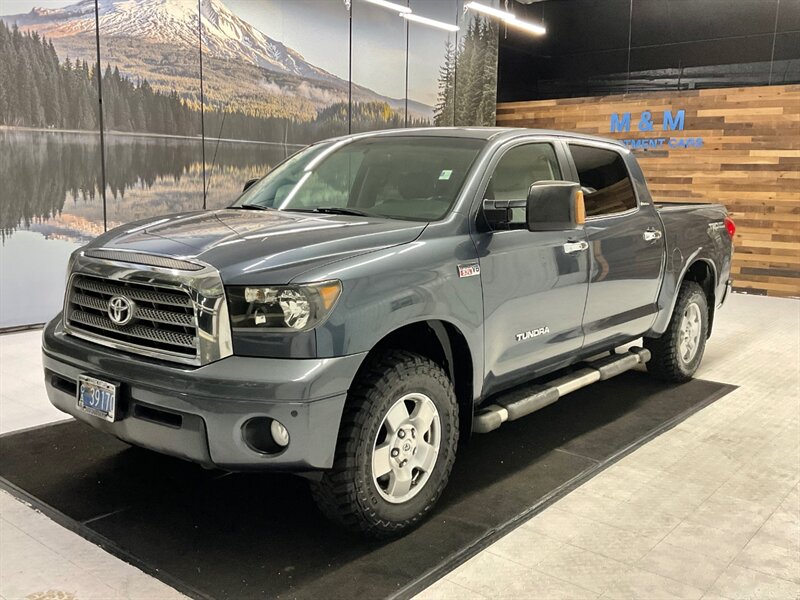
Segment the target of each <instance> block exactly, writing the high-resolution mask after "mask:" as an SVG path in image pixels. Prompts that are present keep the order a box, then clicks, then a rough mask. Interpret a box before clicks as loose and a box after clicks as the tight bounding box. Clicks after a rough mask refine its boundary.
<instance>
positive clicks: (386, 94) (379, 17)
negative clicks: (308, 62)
mask: <svg viewBox="0 0 800 600" xmlns="http://www.w3.org/2000/svg"><path fill="white" fill-rule="evenodd" d="M395 3H397V4H406V2H405V0H395ZM352 5H353V9H352V10H353V39H352V43H353V48H352V52H353V123H352V130H353V133H357V132H360V131H371V130H374V129H390V128H395V127H404V126H405V103H406V76H405V73H406V43H407V39H406V31H407V29H406V20H405V19H403V18H401V17H400V15H399V14H398V12H397V11H396V10H391V9H387V8H384V7H382V6H377V5H375V4H370V3H368V2H364V1H363V0H362V1H358V0H354V1H353V3H352Z"/></svg>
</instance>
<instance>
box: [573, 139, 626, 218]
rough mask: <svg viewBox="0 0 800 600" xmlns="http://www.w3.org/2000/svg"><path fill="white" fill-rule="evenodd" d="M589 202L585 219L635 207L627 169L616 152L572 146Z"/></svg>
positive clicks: (586, 198)
mask: <svg viewBox="0 0 800 600" xmlns="http://www.w3.org/2000/svg"><path fill="white" fill-rule="evenodd" d="M569 148H570V150H571V151H572V158H573V159H574V160H575V167H576V168H577V169H578V180H579V181H580V183H581V188H582V189H583V197H584V199H585V202H586V216H587V217H595V216H600V215H613V214H615V213H621V212H625V211H626V210H631V209H632V208H636V195H635V194H634V192H633V184H632V182H631V178H630V174H629V173H628V168H627V167H626V166H625V161H624V159H623V158H622V156H621V155H620V154H619V153H617V152H614V151H613V150H604V149H602V148H592V147H590V146H579V145H577V144H570V145H569Z"/></svg>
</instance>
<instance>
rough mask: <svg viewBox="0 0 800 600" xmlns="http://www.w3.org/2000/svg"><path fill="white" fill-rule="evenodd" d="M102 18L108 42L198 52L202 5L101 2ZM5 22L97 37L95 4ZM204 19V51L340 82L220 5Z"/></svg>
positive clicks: (214, 3)
mask: <svg viewBox="0 0 800 600" xmlns="http://www.w3.org/2000/svg"><path fill="white" fill-rule="evenodd" d="M99 16H100V32H101V34H102V36H103V37H113V36H126V37H132V38H137V39H142V40H150V41H153V42H160V43H167V44H180V45H183V46H186V47H191V48H196V47H197V39H198V22H197V21H198V11H197V0H100V3H99ZM2 18H3V19H4V20H5V21H7V22H9V23H14V22H15V23H17V25H18V26H19V27H21V28H23V29H28V28H30V29H36V30H37V31H39V32H40V33H42V34H44V35H46V36H48V37H50V38H56V39H58V38H63V37H68V36H73V35H78V34H81V33H90V32H91V33H93V32H94V28H95V22H94V18H95V15H94V0H82V1H81V2H78V3H76V4H72V5H69V6H66V7H64V8H55V9H50V8H34V9H33V10H32V11H31V12H29V13H26V14H21V15H10V16H8V17H2ZM200 19H201V21H202V34H203V46H204V52H206V53H208V55H210V56H214V57H217V58H229V59H236V60H239V61H246V62H249V63H251V64H253V65H256V66H258V67H262V68H264V69H267V70H269V71H274V72H277V73H286V74H292V75H298V76H300V77H303V78H306V79H317V80H327V81H333V80H338V79H339V78H337V77H336V76H335V75H332V74H331V73H328V72H327V71H325V70H323V69H320V68H319V67H316V66H314V65H312V64H310V63H308V62H307V61H306V60H304V59H303V57H302V56H301V55H300V54H299V53H298V52H296V51H295V50H293V49H291V48H289V47H287V46H286V45H284V44H282V43H280V42H278V41H276V40H273V39H271V38H270V37H268V36H267V35H265V34H264V33H262V32H261V31H259V30H258V29H256V28H255V27H253V26H252V25H250V24H249V23H247V22H246V21H244V20H242V19H241V18H239V17H237V16H236V15H235V14H234V13H233V12H232V11H231V10H230V9H228V7H226V6H225V4H224V3H223V2H222V1H221V0H201V3H200Z"/></svg>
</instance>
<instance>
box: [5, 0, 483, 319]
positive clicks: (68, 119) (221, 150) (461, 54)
mask: <svg viewBox="0 0 800 600" xmlns="http://www.w3.org/2000/svg"><path fill="white" fill-rule="evenodd" d="M398 1H399V2H400V3H408V4H409V5H410V6H411V8H412V10H413V11H414V12H416V13H418V14H420V15H423V16H427V17H430V18H434V19H437V20H440V21H446V22H448V23H452V24H458V25H459V26H460V31H459V32H457V33H449V32H447V31H443V30H439V29H431V28H430V27H427V26H425V25H421V24H418V23H413V22H408V21H406V20H405V19H401V18H400V17H399V16H398V15H397V13H396V12H393V11H390V10H386V9H383V8H380V7H378V6H375V5H373V4H369V3H367V2H365V1H364V0H352V2H345V1H344V0H199V1H198V0H97V1H96V2H93V1H92V0H83V1H80V2H75V0H72V1H70V0H49V1H48V0H2V1H0V231H1V232H2V233H1V235H2V239H1V240H0V242H1V243H2V247H0V328H7V327H14V326H19V325H26V324H33V323H41V322H43V321H44V320H46V319H47V318H49V317H51V316H52V315H54V314H55V313H56V312H57V311H58V308H59V306H60V304H61V295H62V293H63V281H64V269H65V265H66V261H67V257H68V256H69V253H70V252H71V251H72V250H74V249H76V248H78V247H80V246H81V245H82V244H84V243H86V242H88V241H89V240H91V239H92V238H93V237H95V236H96V235H98V234H99V233H101V232H103V231H104V229H110V228H112V227H116V226H118V225H120V224H123V223H126V222H129V221H132V220H135V219H140V218H145V217H152V216H155V215H161V214H167V213H170V212H176V211H183V210H195V209H203V208H217V207H222V206H226V205H227V204H229V203H231V202H232V201H233V200H234V199H235V197H236V196H237V194H238V192H239V190H240V189H241V186H242V183H243V182H244V181H246V180H247V179H250V178H251V177H256V176H258V175H260V174H263V173H264V172H266V171H267V170H268V169H269V168H270V167H271V166H273V165H275V164H276V163H277V162H279V161H280V160H282V159H283V158H285V157H286V156H287V155H288V154H290V153H292V152H294V151H295V150H297V149H298V148H300V147H302V146H304V145H306V144H308V143H311V142H314V141H316V140H320V139H325V138H327V137H331V136H336V135H342V134H346V133H348V132H351V131H352V132H357V131H367V130H374V129H383V128H395V127H410V126H417V125H453V124H454V123H455V124H463V125H490V124H493V123H494V119H495V106H496V90H497V85H496V76H497V71H496V64H497V63H496V61H497V27H496V25H495V24H494V23H492V22H489V21H486V20H484V19H482V18H478V17H476V16H475V15H473V14H465V12H464V9H463V0H398ZM496 3H497V2H496ZM348 6H349V8H348ZM98 44H99V47H98ZM98 62H99V64H100V73H101V77H100V81H99V82H98V77H97V75H98V72H97V71H98V69H97V65H98ZM98 83H99V84H100V85H98ZM100 93H102V114H101V110H100V106H101V104H100V101H99V94H100ZM101 117H102V122H101ZM101 142H102V145H101ZM101 146H102V150H101ZM103 182H105V184H104V183H103Z"/></svg>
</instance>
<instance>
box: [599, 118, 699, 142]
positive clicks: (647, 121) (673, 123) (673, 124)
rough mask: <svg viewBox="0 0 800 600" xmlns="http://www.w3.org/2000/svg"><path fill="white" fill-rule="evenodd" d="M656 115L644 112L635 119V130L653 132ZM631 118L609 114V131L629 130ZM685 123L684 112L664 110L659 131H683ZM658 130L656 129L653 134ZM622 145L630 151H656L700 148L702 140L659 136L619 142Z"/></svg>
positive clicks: (621, 131) (620, 131) (655, 124)
mask: <svg viewBox="0 0 800 600" xmlns="http://www.w3.org/2000/svg"><path fill="white" fill-rule="evenodd" d="M656 118H657V117H656V115H654V114H653V112H652V111H649V110H645V111H642V114H641V115H640V116H639V118H638V119H636V121H635V122H636V129H637V130H638V131H640V132H642V133H650V132H654V128H655V127H656V126H657V122H656ZM632 120H633V117H632V115H631V113H629V112H626V113H611V119H610V122H609V131H610V132H611V133H623V132H629V131H630V130H631V121H632ZM685 122H686V111H685V110H683V109H679V110H675V111H673V110H665V111H664V113H663V114H662V115H661V121H660V123H659V125H660V131H661V132H667V131H681V132H682V131H683V128H684V124H685ZM658 131H659V130H658V129H656V130H655V132H658ZM620 141H621V142H622V143H623V144H625V145H626V146H628V148H631V149H632V150H645V149H651V150H658V149H662V148H674V149H677V148H702V147H703V138H701V137H678V136H674V137H673V136H666V135H665V136H659V137H637V138H630V139H623V140H620Z"/></svg>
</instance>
